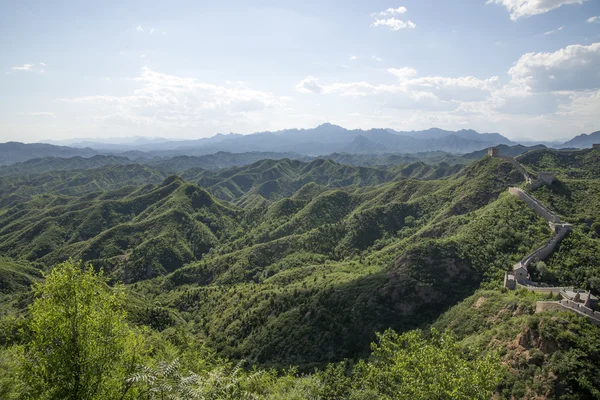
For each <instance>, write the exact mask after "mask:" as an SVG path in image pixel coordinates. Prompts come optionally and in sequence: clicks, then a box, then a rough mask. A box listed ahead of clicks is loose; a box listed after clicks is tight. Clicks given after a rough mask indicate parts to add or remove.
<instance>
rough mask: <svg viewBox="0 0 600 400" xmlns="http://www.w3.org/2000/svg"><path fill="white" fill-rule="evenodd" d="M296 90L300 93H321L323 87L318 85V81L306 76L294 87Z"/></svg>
mask: <svg viewBox="0 0 600 400" xmlns="http://www.w3.org/2000/svg"><path fill="white" fill-rule="evenodd" d="M296 90H297V91H299V92H300V93H323V87H322V86H321V85H320V84H319V79H318V78H315V77H313V76H307V77H306V78H304V79H303V80H301V81H300V82H299V83H298V84H297V85H296Z"/></svg>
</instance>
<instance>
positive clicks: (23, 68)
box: [11, 64, 33, 71]
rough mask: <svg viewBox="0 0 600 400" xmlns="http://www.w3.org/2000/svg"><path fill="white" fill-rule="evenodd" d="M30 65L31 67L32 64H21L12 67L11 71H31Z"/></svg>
mask: <svg viewBox="0 0 600 400" xmlns="http://www.w3.org/2000/svg"><path fill="white" fill-rule="evenodd" d="M31 67H33V64H23V65H21V66H16V67H12V68H11V69H12V70H13V71H31Z"/></svg>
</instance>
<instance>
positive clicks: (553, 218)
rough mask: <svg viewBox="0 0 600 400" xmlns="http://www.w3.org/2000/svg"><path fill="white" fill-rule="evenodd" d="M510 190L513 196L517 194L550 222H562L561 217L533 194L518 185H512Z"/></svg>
mask: <svg viewBox="0 0 600 400" xmlns="http://www.w3.org/2000/svg"><path fill="white" fill-rule="evenodd" d="M508 192H509V193H510V194H512V195H513V196H517V197H518V198H519V199H521V200H522V201H524V202H525V203H526V204H527V205H528V206H529V207H531V208H532V209H533V211H535V213H536V214H537V215H539V216H540V217H542V218H544V219H545V220H546V221H548V222H553V223H560V217H559V216H558V215H556V214H554V213H553V212H552V211H550V210H549V209H548V208H546V207H545V206H544V205H543V204H542V203H540V202H539V201H537V200H536V199H534V198H533V197H531V195H530V194H529V193H527V192H525V191H524V190H523V189H521V188H518V187H511V188H509V189H508Z"/></svg>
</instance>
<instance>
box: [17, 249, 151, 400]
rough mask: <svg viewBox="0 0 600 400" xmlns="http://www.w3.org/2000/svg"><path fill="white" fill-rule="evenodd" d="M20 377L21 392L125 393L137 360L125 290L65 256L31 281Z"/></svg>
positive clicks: (63, 395)
mask: <svg viewBox="0 0 600 400" xmlns="http://www.w3.org/2000/svg"><path fill="white" fill-rule="evenodd" d="M34 294H35V300H34V302H33V304H32V305H31V307H30V312H31V319H30V321H29V324H28V334H29V335H30V337H29V338H28V339H29V340H28V341H27V344H26V345H25V349H24V357H25V358H24V360H23V365H22V370H21V378H22V380H23V381H24V383H25V384H26V387H27V393H25V396H24V397H26V398H36V399H73V400H75V399H77V400H81V399H124V398H127V397H128V395H129V394H132V393H129V384H128V383H127V382H126V379H125V378H126V377H127V376H129V375H130V374H131V373H132V372H133V371H134V369H135V367H136V365H137V364H138V363H139V362H140V361H141V359H140V358H141V347H142V338H141V335H139V334H138V333H136V331H134V330H133V329H132V328H130V327H129V326H128V325H127V323H126V322H125V316H126V314H125V311H124V310H123V301H124V294H123V291H122V290H121V289H120V288H114V289H113V288H110V287H109V286H108V285H107V284H106V280H105V278H104V277H103V276H102V274H96V273H95V272H94V270H93V268H92V267H83V266H82V265H81V264H75V263H73V262H70V261H69V262H65V263H63V264H61V265H59V266H58V267H56V268H55V269H54V270H53V271H52V272H51V273H50V274H49V275H48V276H46V280H45V282H44V283H43V284H38V285H36V286H35V287H34Z"/></svg>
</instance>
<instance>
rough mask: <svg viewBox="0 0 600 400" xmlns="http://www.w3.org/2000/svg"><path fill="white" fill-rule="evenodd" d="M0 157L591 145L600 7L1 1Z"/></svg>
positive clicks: (545, 0) (523, 2) (599, 76)
mask: <svg viewBox="0 0 600 400" xmlns="http://www.w3.org/2000/svg"><path fill="white" fill-rule="evenodd" d="M0 9H1V10H2V11H1V12H0V49H2V51H0V142H5V141H12V140H15V141H21V142H36V141H42V140H50V139H51V140H62V139H68V138H74V137H76V138H108V137H126V136H150V137H165V138H178V139H192V138H201V137H208V136H212V135H214V134H217V133H229V132H236V133H252V132H258V131H267V130H279V129H285V128H310V127H314V126H316V125H319V124H321V123H324V122H330V123H334V124H337V125H341V126H343V127H346V128H352V129H354V128H361V129H370V128H392V129H396V130H420V129H427V128H431V127H439V128H443V129H449V130H458V129H475V130H477V131H479V132H499V133H501V134H503V135H505V136H507V137H509V138H511V139H520V140H523V139H529V140H561V139H566V138H570V137H573V136H575V135H577V134H580V133H589V132H593V131H597V130H600V0H488V1H486V0H464V1H460V0H454V1H449V0H402V1H387V0H369V1H359V0H344V1H337V0H319V1H316V0H303V1H297V0H294V1H288V0H277V1H267V0H253V1H241V0H230V1H202V0H194V1H177V0H170V1H166V2H165V1H149V0H145V1H136V0H127V1H124V0H119V1H113V0H103V1H90V0H77V1H61V0H56V1H51V2H50V1H46V0H43V1H30V0H12V1H10V0H0Z"/></svg>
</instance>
